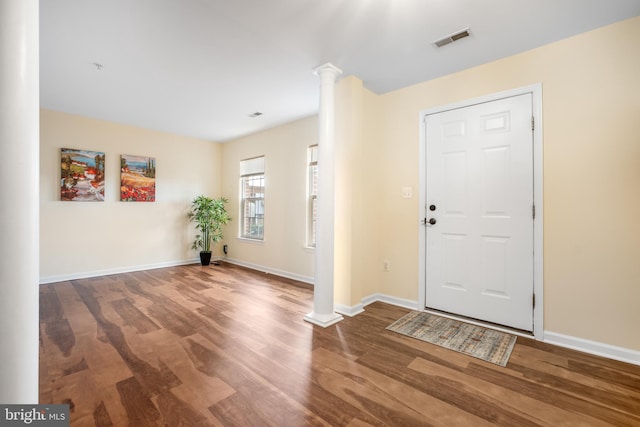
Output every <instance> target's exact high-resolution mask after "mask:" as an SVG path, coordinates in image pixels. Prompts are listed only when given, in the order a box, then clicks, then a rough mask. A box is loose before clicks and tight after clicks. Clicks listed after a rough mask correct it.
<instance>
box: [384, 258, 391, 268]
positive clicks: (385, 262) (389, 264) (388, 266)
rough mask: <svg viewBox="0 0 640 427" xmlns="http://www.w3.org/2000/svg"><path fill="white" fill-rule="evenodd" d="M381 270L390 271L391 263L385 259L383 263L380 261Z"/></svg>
mask: <svg viewBox="0 0 640 427" xmlns="http://www.w3.org/2000/svg"><path fill="white" fill-rule="evenodd" d="M382 269H383V270H384V271H391V263H390V262H389V260H388V259H385V260H384V261H382Z"/></svg>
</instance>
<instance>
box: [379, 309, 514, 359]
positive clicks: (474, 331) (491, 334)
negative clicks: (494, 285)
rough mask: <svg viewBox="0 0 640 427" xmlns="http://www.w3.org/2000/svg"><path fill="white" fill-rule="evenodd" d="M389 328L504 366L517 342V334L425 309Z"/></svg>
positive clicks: (411, 313) (409, 315) (408, 315)
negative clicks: (449, 317)
mask: <svg viewBox="0 0 640 427" xmlns="http://www.w3.org/2000/svg"><path fill="white" fill-rule="evenodd" d="M387 329H388V330H390V331H393V332H397V333H399V334H402V335H406V336H409V337H412V338H417V339H419V340H422V341H426V342H429V343H432V344H436V345H439V346H441V347H444V348H448V349H450V350H455V351H457V352H460V353H464V354H467V355H469V356H472V357H476V358H478V359H482V360H486V361H487V362H491V363H495V364H496V365H500V366H507V362H508V361H509V356H511V351H512V350H513V346H514V345H515V343H516V337H515V336H514V335H510V334H506V333H504V332H500V331H496V330H493V329H487V328H483V327H482V326H476V325H471V324H469V323H464V322H460V321H458V320H453V319H448V318H446V317H441V316H436V315H434V314H430V313H425V312H423V311H412V312H410V313H408V314H407V315H405V316H403V317H402V318H400V319H399V320H396V321H395V322H393V323H392V324H391V325H389V326H387Z"/></svg>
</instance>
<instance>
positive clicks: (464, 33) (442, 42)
mask: <svg viewBox="0 0 640 427" xmlns="http://www.w3.org/2000/svg"><path fill="white" fill-rule="evenodd" d="M470 34H471V33H469V28H468V27H467V28H465V29H463V30H460V31H457V32H455V33H453V34H449V35H448V36H445V37H443V38H441V39H438V40H436V41H434V42H433V45H434V46H435V47H437V48H441V47H442V46H446V45H448V44H449V43H453V42H455V41H458V40H460V39H463V38H465V37H469V35H470Z"/></svg>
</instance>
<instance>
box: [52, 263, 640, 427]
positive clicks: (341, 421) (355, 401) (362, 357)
mask: <svg viewBox="0 0 640 427" xmlns="http://www.w3.org/2000/svg"><path fill="white" fill-rule="evenodd" d="M312 305H313V291H312V288H311V287H310V286H309V285H306V284H302V283H298V282H295V281H291V280H287V279H282V278H278V277H276V276H273V275H268V274H263V273H259V272H255V271H251V270H247V269H244V268H240V267H236V266H232V265H221V266H209V267H201V266H199V265H190V266H182V267H174V268H167V269H159V270H150V271H144V272H136V273H128V274H117V275H111V276H105V277H99V278H93V279H84V280H73V281H68V282H60V283H56V284H51V285H45V286H42V287H41V291H40V331H41V333H40V335H41V347H40V367H41V368H40V399H41V403H68V404H70V406H71V425H72V426H135V427H140V426H172V427H173V426H278V427H293V426H350V427H361V426H403V427H404V426H467V425H469V426H483V425H509V426H536V425H548V426H574V425H583V426H605V425H615V426H624V425H629V426H631V425H635V426H638V425H640V367H638V366H633V365H629V364H625V363H621V362H615V361H611V360H607V359H603V358H599V357H595V356H590V355H586V354H583V353H579V352H575V351H571V350H567V349H563V348H559V347H554V346H551V345H547V344H543V343H540V342H537V341H534V340H530V339H526V338H518V340H517V343H516V346H515V348H514V351H513V353H512V356H511V359H510V361H509V363H508V365H507V367H506V368H501V367H499V366H496V365H492V364H490V363H486V362H483V361H480V360H477V359H473V358H470V357H467V356H464V355H462V354H459V353H456V352H453V351H450V350H446V349H443V348H440V347H437V346H434V345H431V344H428V343H424V342H421V341H417V340H414V339H412V338H408V337H405V336H402V335H399V334H395V333H393V332H390V331H387V330H385V328H386V327H387V326H388V325H389V324H390V323H392V322H393V321H395V320H397V319H399V318H400V317H401V316H403V315H404V314H405V313H407V312H408V310H406V309H403V308H399V307H395V306H391V305H387V304H383V303H374V304H371V305H369V306H367V307H366V309H365V312H364V313H362V314H360V315H358V316H356V317H353V318H345V319H344V320H343V321H342V322H340V323H338V324H337V325H334V326H332V327H329V328H326V329H323V328H320V327H317V326H314V325H312V324H309V323H307V322H304V321H303V316H304V315H305V314H307V313H309V312H310V311H311V310H312Z"/></svg>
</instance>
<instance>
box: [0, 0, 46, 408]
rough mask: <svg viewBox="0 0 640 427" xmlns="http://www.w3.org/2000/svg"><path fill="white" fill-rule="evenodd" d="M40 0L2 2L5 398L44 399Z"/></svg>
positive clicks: (0, 274)
mask: <svg viewBox="0 0 640 427" xmlns="http://www.w3.org/2000/svg"><path fill="white" fill-rule="evenodd" d="M38 8H39V3H38V0H0V64H2V71H0V159H2V166H0V236H2V238H0V325H2V327H0V403H3V404H36V403H38V345H39V344H38V325H39V302H38V298H39V297H38V284H39V250H40V249H39V209H40V208H39V180H40V166H39V164H40V162H39V157H40V136H39V135H40V131H39V128H40V104H39V102H40V101H39V90H40V85H39V41H38V38H39V28H38V25H39V23H38V10H39V9H38Z"/></svg>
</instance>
